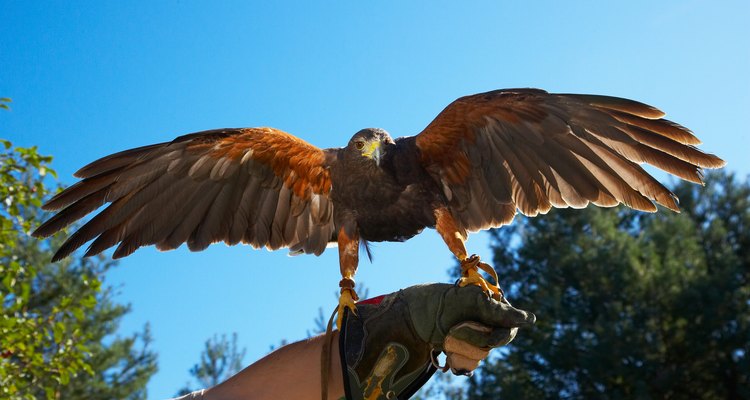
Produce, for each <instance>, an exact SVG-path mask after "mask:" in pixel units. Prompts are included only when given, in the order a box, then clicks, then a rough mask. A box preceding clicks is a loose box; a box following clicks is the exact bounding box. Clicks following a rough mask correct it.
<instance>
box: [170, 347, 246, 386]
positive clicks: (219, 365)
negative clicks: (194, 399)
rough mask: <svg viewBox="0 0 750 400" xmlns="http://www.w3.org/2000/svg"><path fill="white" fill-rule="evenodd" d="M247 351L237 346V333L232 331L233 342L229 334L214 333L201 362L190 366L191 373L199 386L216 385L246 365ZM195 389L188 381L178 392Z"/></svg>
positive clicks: (204, 350) (202, 354)
mask: <svg viewBox="0 0 750 400" xmlns="http://www.w3.org/2000/svg"><path fill="white" fill-rule="evenodd" d="M245 352H246V349H245V348H243V349H242V350H238V348H237V333H232V340H231V342H230V341H229V340H228V339H227V335H221V337H219V336H217V335H214V336H213V338H211V339H208V340H206V344H205V347H204V349H203V352H202V353H201V359H200V362H199V363H198V364H195V365H194V366H193V367H192V368H190V375H192V377H193V379H195V381H196V383H197V387H199V388H210V387H212V386H216V385H218V384H219V383H221V382H223V381H225V380H227V379H229V378H230V377H232V375H234V374H236V373H238V372H240V371H241V370H242V368H244V367H245V365H244V363H243V361H242V360H243V359H244V358H245ZM194 390H195V389H191V386H190V383H187V384H185V387H183V388H182V389H180V390H179V391H178V392H177V396H182V395H185V394H188V393H190V392H192V391H194Z"/></svg>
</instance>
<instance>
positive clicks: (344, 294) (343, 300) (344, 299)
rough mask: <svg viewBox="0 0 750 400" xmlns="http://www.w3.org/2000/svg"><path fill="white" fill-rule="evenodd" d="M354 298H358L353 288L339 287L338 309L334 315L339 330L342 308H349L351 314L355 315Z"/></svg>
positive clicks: (342, 314) (342, 317)
mask: <svg viewBox="0 0 750 400" xmlns="http://www.w3.org/2000/svg"><path fill="white" fill-rule="evenodd" d="M356 299H358V296H357V293H355V292H354V289H351V288H343V289H341V296H339V309H338V315H337V316H336V327H338V328H339V330H341V322H342V321H343V319H344V310H345V309H347V308H348V309H349V311H351V312H352V314H354V315H357V306H356Z"/></svg>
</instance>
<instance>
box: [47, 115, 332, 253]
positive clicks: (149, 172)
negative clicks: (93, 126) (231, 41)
mask: <svg viewBox="0 0 750 400" xmlns="http://www.w3.org/2000/svg"><path fill="white" fill-rule="evenodd" d="M326 159H327V153H326V151H324V150H321V149H319V148H317V147H315V146H312V145H310V144H308V143H306V142H305V141H303V140H300V139H298V138H296V137H294V136H292V135H290V134H288V133H285V132H282V131H279V130H275V129H271V128H242V129H218V130H211V131H205V132H199V133H194V134H190V135H186V136H181V137H179V138H177V139H175V140H174V141H172V142H168V143H160V144H155V145H151V146H145V147H139V148H136V149H131V150H126V151H123V152H120V153H117V154H113V155H110V156H107V157H104V158H102V159H100V160H97V161H94V162H93V163H91V164H89V165H87V166H85V167H83V168H82V169H80V170H79V171H78V172H76V174H75V175H76V176H77V177H79V178H83V180H81V181H79V182H78V183H76V184H75V185H73V186H71V187H69V188H67V189H66V190H64V191H62V192H60V193H59V194H58V195H57V196H55V197H53V198H52V199H51V200H50V201H49V202H47V203H46V204H45V205H44V208H45V209H47V210H60V209H62V211H60V212H58V213H57V214H56V215H55V216H53V217H52V218H51V219H50V220H48V221H46V222H45V223H44V224H43V225H42V226H40V227H39V228H38V229H37V230H36V231H35V232H34V235H35V236H41V237H46V236H49V235H52V234H53V233H55V232H57V231H59V230H61V229H63V228H65V227H66V226H67V225H69V224H70V223H72V222H74V221H76V220H78V219H80V218H82V217H83V216H85V215H86V214H88V213H90V212H91V211H93V210H96V209H97V208H99V207H100V206H102V205H104V204H105V203H110V204H109V206H107V207H106V208H105V209H104V210H103V211H102V212H101V213H99V214H98V215H96V216H95V217H94V218H92V219H91V220H90V221H88V222H87V223H86V224H85V225H83V226H82V227H81V228H80V229H78V231H76V232H75V233H74V234H73V235H71V236H70V238H69V239H68V240H67V241H66V242H65V243H64V244H63V245H62V246H61V247H60V249H59V250H58V251H57V253H56V254H55V256H54V258H53V261H54V260H59V259H61V258H63V257H65V256H67V255H69V254H70V253H72V252H73V251H75V250H76V249H77V248H79V247H81V246H82V245H83V244H85V243H86V242H88V241H89V240H91V239H95V240H94V241H93V242H92V243H91V245H90V246H89V248H88V250H87V252H86V256H90V255H94V254H98V253H100V252H102V251H104V250H105V249H108V248H110V247H112V246H114V245H116V244H119V245H118V246H117V249H116V250H115V252H114V255H113V257H114V258H120V257H124V256H127V255H128V254H131V253H132V252H134V251H135V250H136V249H137V248H138V247H141V246H146V245H152V244H155V245H156V247H157V248H159V249H160V250H169V249H175V248H177V247H179V246H180V245H181V244H182V243H185V242H187V244H188V247H189V248H190V250H193V251H198V250H203V249H205V248H206V247H207V246H208V245H209V244H211V243H214V242H218V241H224V242H226V243H227V244H230V245H233V244H237V243H239V242H242V243H248V244H251V245H252V246H254V247H256V248H258V247H267V248H269V249H278V248H281V247H290V248H291V251H293V252H305V253H314V254H320V253H322V252H323V250H325V247H326V244H327V243H328V241H329V240H331V239H332V238H333V237H334V236H335V233H334V228H333V204H332V203H331V200H330V197H329V194H330V191H331V179H330V176H329V172H328V168H327V163H326Z"/></svg>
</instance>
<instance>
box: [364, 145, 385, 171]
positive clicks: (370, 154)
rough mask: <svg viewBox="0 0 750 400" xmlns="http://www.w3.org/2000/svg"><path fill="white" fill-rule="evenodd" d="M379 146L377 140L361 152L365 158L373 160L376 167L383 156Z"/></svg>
mask: <svg viewBox="0 0 750 400" xmlns="http://www.w3.org/2000/svg"><path fill="white" fill-rule="evenodd" d="M380 145H381V144H380V141H379V140H378V141H374V142H372V143H369V144H368V146H367V149H366V150H365V151H363V152H362V154H363V155H364V156H365V157H367V158H371V159H373V160H375V164H376V165H377V166H380V157H381V156H382V155H383V152H382V151H381V150H380Z"/></svg>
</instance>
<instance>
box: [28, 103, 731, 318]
mask: <svg viewBox="0 0 750 400" xmlns="http://www.w3.org/2000/svg"><path fill="white" fill-rule="evenodd" d="M663 116H664V113H662V112H661V111H659V110H658V109H656V108H654V107H651V106H648V105H646V104H643V103H639V102H636V101H633V100H627V99H623V98H617V97H609V96H598V95H580V94H553V93H547V92H545V91H543V90H538V89H505V90H496V91H491V92H487V93H480V94H475V95H471V96H466V97H462V98H459V99H458V100H456V101H454V102H453V103H451V104H450V105H448V106H447V107H446V108H445V109H444V110H443V111H442V112H441V113H440V114H438V116H437V117H436V118H435V119H434V120H433V121H432V122H431V123H430V124H429V125H428V126H427V127H426V128H425V129H424V130H423V131H422V132H420V133H419V134H417V135H416V136H409V137H402V138H398V139H393V138H391V136H389V134H388V133H387V132H386V131H384V130H382V129H376V128H368V129H363V130H361V131H359V132H357V133H356V134H354V136H352V138H351V139H350V140H349V142H348V143H347V144H346V146H344V147H342V148H332V149H320V148H318V147H315V146H313V145H311V144H309V143H307V142H305V141H303V140H301V139H299V138H297V137H295V136H292V135H290V134H288V133H285V132H282V131H280V130H277V129H273V128H228V129H216V130H210V131H204V132H198V133H193V134H189V135H185V136H180V137H178V138H176V139H174V140H173V141H171V142H165V143H159V144H153V145H149V146H144V147H139V148H135V149H131V150H125V151H123V152H120V153H116V154H112V155H109V156H106V157H104V158H101V159H99V160H97V161H94V162H92V163H91V164H89V165H87V166H85V167H83V168H81V169H80V170H79V171H78V172H76V174H75V176H76V177H78V178H81V180H80V181H79V182H77V183H76V184H74V185H73V186H70V187H69V188H67V189H66V190H64V191H62V192H60V193H59V194H57V195H56V196H54V197H53V198H52V199H51V200H49V201H48V202H47V203H46V204H45V205H44V209H46V210H61V211H59V212H58V213H57V214H56V215H54V216H53V217H52V218H50V219H49V220H48V221H46V222H45V223H44V224H43V225H41V226H40V227H39V228H38V229H37V230H36V231H35V232H34V235H35V236H38V237H46V236H49V235H52V234H54V233H55V232H58V231H60V230H61V229H63V228H65V227H66V226H67V225H69V224H70V223H72V222H74V221H76V220H78V219H80V218H82V217H84V216H85V215H87V214H88V213H90V212H91V211H93V210H96V209H97V208H99V207H101V206H102V205H104V204H107V203H108V204H109V205H108V206H107V207H106V208H105V209H104V210H103V211H101V212H100V213H99V214H97V215H96V216H94V217H93V218H92V219H91V220H89V221H88V222H87V223H86V224H84V225H83V226H82V227H80V228H79V229H78V230H77V231H76V232H75V233H73V234H72V235H71V236H70V238H69V239H68V240H67V241H66V242H65V243H64V244H63V245H62V246H61V247H60V249H59V250H58V251H57V253H56V254H55V255H54V259H53V260H59V259H61V258H63V257H65V256H67V255H69V254H71V252H73V251H74V250H76V249H77V248H79V247H81V246H82V245H84V244H85V243H87V242H89V241H91V240H92V239H93V242H92V243H91V244H90V245H89V247H88V250H87V251H86V253H85V255H86V256H90V255H94V254H98V253H100V252H102V251H104V250H106V249H108V248H110V247H113V246H115V245H117V248H116V250H115V251H114V254H113V257H114V258H120V257H125V256H127V255H129V254H131V253H132V252H133V251H135V250H136V249H137V248H139V247H141V246H147V245H156V247H157V248H158V249H160V250H170V249H175V248H177V247H179V246H180V245H181V244H182V243H187V245H188V248H189V249H190V250H193V251H198V250H203V249H205V248H206V247H207V246H208V245H210V244H212V243H215V242H221V241H223V242H225V243H227V244H229V245H234V244H238V243H246V244H250V245H252V246H253V247H255V248H260V247H265V248H268V249H271V250H276V249H279V248H282V247H288V248H289V249H290V251H291V252H292V253H295V254H296V253H311V254H315V255H319V254H321V253H322V252H323V251H324V250H325V249H326V247H328V245H329V244H333V245H337V246H338V252H339V263H340V269H341V276H342V279H341V282H340V283H339V286H340V287H341V298H340V302H339V310H340V311H343V307H348V308H350V309H352V311H354V310H355V302H356V300H357V294H356V293H355V291H354V274H355V272H356V270H357V264H358V259H359V257H358V254H359V249H360V245H361V244H364V245H365V247H366V243H367V242H368V241H372V242H380V241H404V240H407V239H409V238H411V237H413V236H414V235H416V234H418V233H419V232H421V231H422V230H423V229H424V228H427V227H429V228H435V229H436V230H437V232H438V233H439V234H440V236H441V237H442V238H443V240H444V241H445V244H446V245H447V246H448V248H449V249H450V251H451V252H452V253H453V254H454V255H455V256H456V258H457V259H458V261H459V262H460V264H461V268H462V278H461V280H460V282H459V283H460V284H461V285H466V284H476V285H479V286H481V287H483V288H484V289H485V290H487V291H488V293H489V294H491V295H493V296H496V297H497V296H500V295H501V293H502V292H501V291H500V290H499V288H498V287H497V280H496V276H495V277H494V278H495V280H496V281H495V283H494V284H492V283H489V282H487V281H485V280H484V279H483V278H482V276H481V275H480V274H479V273H478V268H483V269H485V270H487V271H489V272H493V270H492V269H491V268H490V267H489V266H487V265H486V264H485V263H483V262H481V261H480V260H479V258H478V257H477V256H470V255H469V253H468V252H467V250H466V247H465V246H464V242H465V240H466V238H467V234H468V232H475V231H479V230H483V229H488V228H492V227H499V226H502V225H505V224H508V223H510V222H511V221H512V220H513V217H514V216H515V215H516V213H517V212H520V213H522V214H523V215H526V216H530V217H533V216H536V215H538V214H544V213H546V212H547V211H549V210H550V209H551V208H552V207H558V208H561V207H573V208H582V207H585V206H587V205H588V204H589V203H593V204H595V205H597V206H602V207H612V206H615V205H617V204H620V203H623V204H625V205H627V206H629V207H632V208H634V209H638V210H643V211H647V212H654V211H656V210H657V208H656V204H660V205H662V206H665V207H667V208H669V209H672V210H675V211H678V206H677V199H676V198H675V196H674V194H672V193H671V192H670V191H669V190H668V189H667V188H665V187H664V186H663V185H662V184H660V183H659V182H658V181H657V180H656V179H654V178H653V177H652V176H651V175H649V174H648V173H647V172H646V171H644V170H643V169H642V168H641V167H640V166H639V164H643V163H648V164H651V165H653V166H656V167H658V168H660V169H662V170H664V171H666V172H669V173H671V174H673V175H676V176H678V177H680V178H682V179H685V180H688V181H691V182H696V183H702V168H718V167H721V166H723V165H724V164H725V163H724V161H722V160H721V159H720V158H718V157H716V156H714V155H712V154H706V153H704V152H701V151H700V150H698V149H696V147H694V146H695V145H697V144H699V143H700V141H699V140H698V138H696V137H695V136H694V135H693V134H692V133H691V132H690V130H688V129H687V128H685V127H683V126H681V125H678V124H676V123H674V122H671V121H668V120H666V119H663V118H662V117H663Z"/></svg>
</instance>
